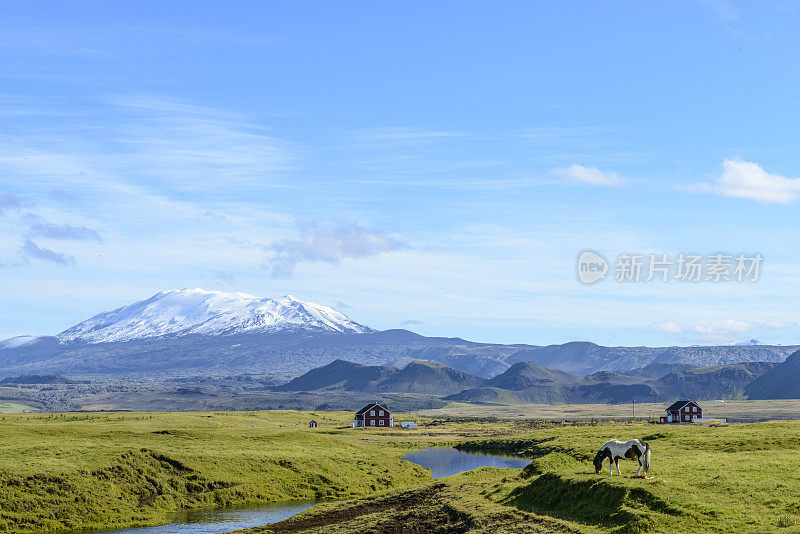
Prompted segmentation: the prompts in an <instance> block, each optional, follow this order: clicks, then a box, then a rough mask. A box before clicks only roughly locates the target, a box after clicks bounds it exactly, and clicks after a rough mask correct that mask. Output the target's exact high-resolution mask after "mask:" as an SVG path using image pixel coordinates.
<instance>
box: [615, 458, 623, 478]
mask: <svg viewBox="0 0 800 534" xmlns="http://www.w3.org/2000/svg"><path fill="white" fill-rule="evenodd" d="M614 463H615V464H617V474H618V475H619V476H622V471H620V470H619V456H617V457H616V458H615V459H614Z"/></svg>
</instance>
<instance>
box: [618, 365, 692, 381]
mask: <svg viewBox="0 0 800 534" xmlns="http://www.w3.org/2000/svg"><path fill="white" fill-rule="evenodd" d="M695 367H698V366H697V365H692V364H690V363H657V362H654V363H651V364H648V365H645V366H644V367H639V368H638V369H631V370H630V371H624V372H623V373H622V374H624V375H628V376H638V377H642V378H661V377H662V376H667V375H668V374H670V373H674V372H675V371H686V370H687V369H694V368H695Z"/></svg>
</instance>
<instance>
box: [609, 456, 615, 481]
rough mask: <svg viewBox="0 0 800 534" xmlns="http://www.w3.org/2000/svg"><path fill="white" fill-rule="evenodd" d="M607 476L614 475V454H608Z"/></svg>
mask: <svg viewBox="0 0 800 534" xmlns="http://www.w3.org/2000/svg"><path fill="white" fill-rule="evenodd" d="M608 476H610V477H613V476H614V455H613V454H609V455H608Z"/></svg>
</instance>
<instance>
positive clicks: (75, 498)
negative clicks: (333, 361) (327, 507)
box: [0, 412, 430, 532]
mask: <svg viewBox="0 0 800 534" xmlns="http://www.w3.org/2000/svg"><path fill="white" fill-rule="evenodd" d="M350 417H351V414H349V413H344V412H338V413H320V414H317V415H315V416H314V418H315V419H316V420H317V421H318V422H319V425H320V426H319V427H318V428H316V429H310V428H308V422H309V420H310V418H311V417H310V415H309V414H308V413H304V412H195V413H185V412H184V413H149V414H148V413H68V414H27V415H4V416H3V417H2V421H1V423H2V426H3V439H2V440H0V531H9V532H51V531H69V530H80V529H112V528H114V529H116V528H124V527H129V526H137V525H142V526H144V525H156V524H161V523H166V522H169V521H170V518H171V517H172V515H173V514H174V512H175V511H177V510H180V509H185V508H193V507H218V506H231V505H237V504H244V503H259V502H277V501H285V500H297V499H300V500H320V499H341V498H348V497H355V496H362V495H369V494H372V493H374V492H378V491H383V490H386V489H392V488H399V487H410V486H414V485H418V484H420V483H423V482H425V481H427V480H429V479H430V478H429V475H428V473H427V472H426V471H424V470H423V469H422V468H420V467H418V466H414V465H412V464H409V463H407V462H403V461H401V460H400V459H399V457H400V456H402V455H403V454H405V453H406V452H409V451H410V450H412V447H411V446H409V445H407V444H403V443H400V442H393V441H391V440H387V439H386V436H382V435H377V436H375V439H377V440H379V441H381V442H382V445H381V446H380V447H376V446H375V443H374V442H373V440H372V439H366V440H364V439H362V438H364V437H365V436H367V435H368V434H370V432H372V433H374V434H377V432H375V431H360V432H359V431H354V430H352V429H350V428H348V427H346V426H345V425H346V424H347V422H348V420H349V418H350Z"/></svg>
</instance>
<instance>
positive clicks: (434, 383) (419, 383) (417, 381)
mask: <svg viewBox="0 0 800 534" xmlns="http://www.w3.org/2000/svg"><path fill="white" fill-rule="evenodd" d="M484 382H486V379H485V378H481V377H479V376H475V375H471V374H469V373H465V372H464V371H459V370H458V369H453V368H452V367H448V366H446V365H442V364H440V363H434V362H426V361H416V362H411V363H409V364H408V365H407V366H405V367H404V368H403V369H402V370H401V371H399V372H397V373H395V374H393V375H391V376H389V377H387V378H386V379H385V380H383V381H381V383H380V384H378V386H377V387H378V389H379V390H380V391H385V392H392V393H427V394H432V395H449V394H451V393H457V392H459V391H463V390H465V389H469V388H474V387H478V386H481V385H483V383H484Z"/></svg>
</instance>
